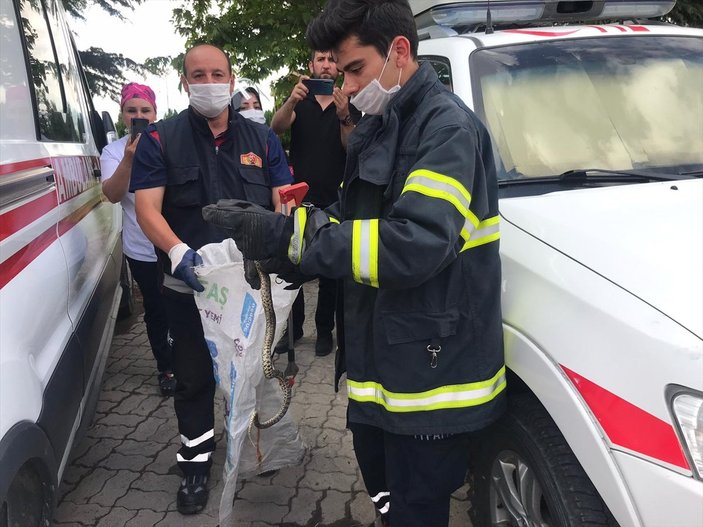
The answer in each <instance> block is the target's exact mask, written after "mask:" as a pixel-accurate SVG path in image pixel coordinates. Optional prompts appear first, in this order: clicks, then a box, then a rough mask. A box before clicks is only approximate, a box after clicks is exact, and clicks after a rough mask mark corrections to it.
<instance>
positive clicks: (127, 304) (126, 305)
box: [117, 255, 134, 320]
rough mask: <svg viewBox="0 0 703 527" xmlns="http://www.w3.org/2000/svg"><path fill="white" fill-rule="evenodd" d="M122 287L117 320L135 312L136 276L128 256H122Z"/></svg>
mask: <svg viewBox="0 0 703 527" xmlns="http://www.w3.org/2000/svg"><path fill="white" fill-rule="evenodd" d="M120 287H122V298H121V299H120V307H119V309H118V311H117V320H124V319H125V318H129V317H131V316H132V315H133V314H134V278H132V272H131V271H130V269H129V264H128V263H127V257H125V256H124V255H123V256H122V268H121V269H120Z"/></svg>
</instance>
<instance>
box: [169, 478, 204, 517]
mask: <svg viewBox="0 0 703 527" xmlns="http://www.w3.org/2000/svg"><path fill="white" fill-rule="evenodd" d="M209 492H210V491H208V488H207V476H206V475H205V474H198V475H196V476H186V477H185V478H183V480H182V481H181V486H180V488H179V489H178V494H177V495H176V508H177V509H178V512H180V513H181V514H197V513H199V512H200V511H201V510H203V509H204V508H205V505H207V498H208V494H209Z"/></svg>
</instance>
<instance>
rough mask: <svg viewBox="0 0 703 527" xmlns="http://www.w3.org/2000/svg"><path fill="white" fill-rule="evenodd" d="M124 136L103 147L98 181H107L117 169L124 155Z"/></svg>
mask: <svg viewBox="0 0 703 527" xmlns="http://www.w3.org/2000/svg"><path fill="white" fill-rule="evenodd" d="M126 137H127V136H125V137H124V138H122V139H119V140H117V141H115V142H114V143H110V144H109V145H107V146H106V147H105V148H103V153H102V154H101V155H100V181H107V180H108V179H110V178H111V177H112V175H113V174H114V173H115V170H117V166H118V165H119V164H120V161H122V158H123V157H124V149H125V145H126V144H127V141H126Z"/></svg>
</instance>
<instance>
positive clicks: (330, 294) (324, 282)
mask: <svg viewBox="0 0 703 527" xmlns="http://www.w3.org/2000/svg"><path fill="white" fill-rule="evenodd" d="M336 295H337V281H336V280H332V279H330V278H322V277H320V278H319V279H318V286H317V307H316V308H315V327H316V328H317V334H318V335H321V334H324V333H332V330H333V329H334V310H335V306H336ZM291 309H292V311H293V334H294V335H302V334H303V322H305V295H304V294H303V289H302V288H301V289H300V291H299V292H298V296H297V297H296V299H295V302H293V307H292V308H291Z"/></svg>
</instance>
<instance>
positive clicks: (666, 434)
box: [560, 365, 690, 470]
mask: <svg viewBox="0 0 703 527" xmlns="http://www.w3.org/2000/svg"><path fill="white" fill-rule="evenodd" d="M560 366H561V368H562V369H563V370H564V371H565V372H566V374H567V375H568V377H569V379H571V382H572V383H573V384H574V386H575V387H576V389H577V390H578V391H579V393H580V394H581V395H582V396H583V398H584V400H585V401H586V404H587V405H588V407H589V408H590V409H591V411H592V412H593V414H594V415H595V416H596V419H598V422H599V423H600V425H601V426H602V427H603V431H604V432H605V433H606V434H607V436H608V438H609V439H610V441H611V442H612V443H614V444H616V445H619V446H621V447H624V448H627V449H629V450H632V451H634V452H639V453H641V454H644V455H645V456H649V457H651V458H654V459H659V460H661V461H664V462H665V463H669V464H671V465H675V466H677V467H681V468H684V469H688V470H690V467H689V464H688V461H686V457H685V456H684V453H683V451H682V450H681V444H680V443H679V439H678V437H677V436H676V432H675V431H674V428H673V427H672V426H671V425H670V424H669V423H667V422H665V421H662V420H661V419H659V418H658V417H656V416H654V415H652V414H650V413H649V412H646V411H645V410H643V409H642V408H639V407H638V406H635V405H634V404H632V403H630V402H628V401H626V400H625V399H623V398H621V397H618V396H617V395H615V394H614V393H612V392H609V391H608V390H606V389H605V388H603V387H601V386H598V385H597V384H596V383H594V382H592V381H589V380H588V379H586V378H585V377H583V376H581V375H579V374H578V373H576V372H573V371H571V370H570V369H568V368H567V367H565V366H564V365H560Z"/></svg>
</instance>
